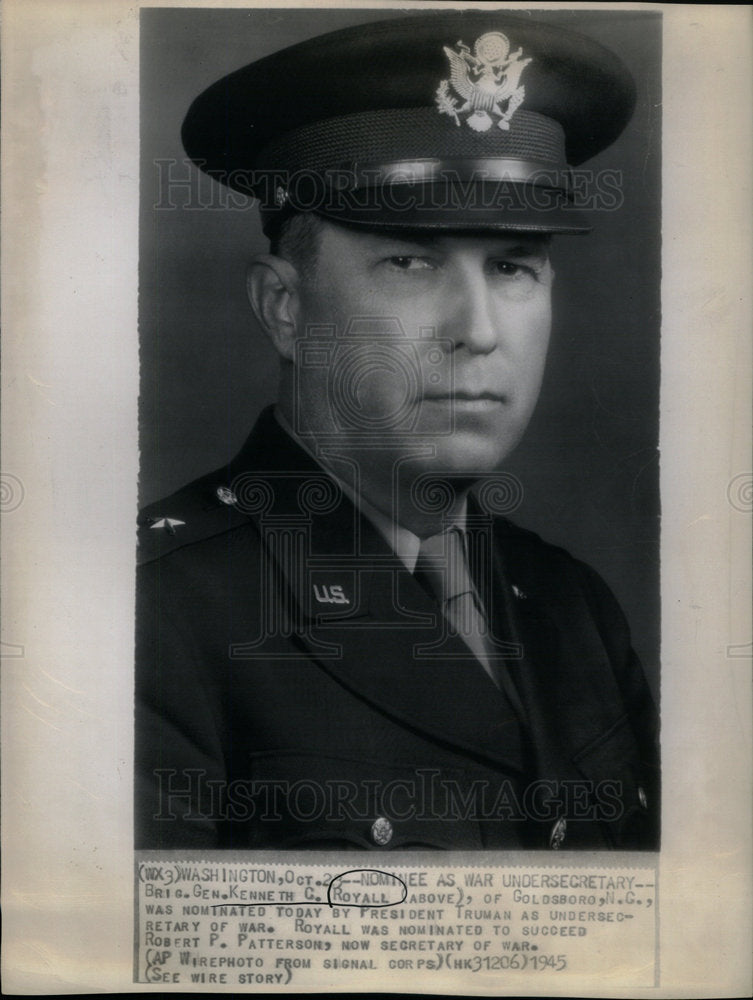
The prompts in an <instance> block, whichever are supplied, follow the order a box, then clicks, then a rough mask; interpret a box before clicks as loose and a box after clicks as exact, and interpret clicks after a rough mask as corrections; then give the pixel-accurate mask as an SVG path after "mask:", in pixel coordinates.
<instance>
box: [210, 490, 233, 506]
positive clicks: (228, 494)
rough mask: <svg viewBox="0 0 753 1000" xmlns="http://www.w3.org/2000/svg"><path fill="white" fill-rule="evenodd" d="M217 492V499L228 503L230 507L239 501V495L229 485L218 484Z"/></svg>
mask: <svg viewBox="0 0 753 1000" xmlns="http://www.w3.org/2000/svg"><path fill="white" fill-rule="evenodd" d="M215 493H216V495H217V499H218V500H220V501H221V502H222V503H226V504H227V505H228V506H229V507H232V505H233V504H234V503H238V497H237V496H236V495H235V493H233V491H232V490H229V489H228V488H227V486H218V487H217V489H216V490H215Z"/></svg>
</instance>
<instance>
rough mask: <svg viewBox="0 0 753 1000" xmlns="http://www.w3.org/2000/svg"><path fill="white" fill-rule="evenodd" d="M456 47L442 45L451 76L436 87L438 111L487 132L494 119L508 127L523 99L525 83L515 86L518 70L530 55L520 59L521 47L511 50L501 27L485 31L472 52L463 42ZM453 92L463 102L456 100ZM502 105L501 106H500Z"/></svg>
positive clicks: (476, 129) (519, 70)
mask: <svg viewBox="0 0 753 1000" xmlns="http://www.w3.org/2000/svg"><path fill="white" fill-rule="evenodd" d="M456 48H457V51H455V50H454V49H449V48H447V46H446V45H445V46H444V51H445V55H446V56H447V58H448V59H449V61H450V79H449V80H442V82H441V83H440V84H439V87H437V91H436V103H437V108H438V109H439V112H440V114H443V115H450V117H452V118H454V119H455V124H456V125H460V124H461V120H462V121H464V122H465V124H466V125H468V126H469V127H470V128H472V129H473V130H474V131H475V132H488V130H489V129H490V128H491V127H492V125H493V124H494V117H492V116H495V117H496V119H497V125H498V126H499V128H501V129H503V130H506V129H509V128H510V119H511V118H512V116H513V115H514V114H515V112H516V111H517V109H518V108H519V107H520V105H521V104H522V103H523V99H524V98H525V93H526V92H525V87H522V86H518V81H519V80H520V74H521V73H522V72H523V70H524V69H525V68H526V66H527V65H528V63H529V62H531V60H530V59H522V58H521V56H522V54H523V50H522V49H520V48H519V49H516V50H515V52H513V53H510V42H509V41H508V39H507V36H506V35H503V34H502V32H501V31H488V32H487V33H486V34H485V35H481V36H480V37H479V38H478V39H477V40H476V42H475V44H474V46H473V53H471V50H470V48H469V47H468V46H467V45H464V44H463V42H458V43H457V46H456ZM453 92H454V94H456V95H457V96H458V97H459V98H462V99H463V101H464V103H463V104H459V103H458V101H457V100H456V99H455V97H454V96H453ZM503 106H504V110H503Z"/></svg>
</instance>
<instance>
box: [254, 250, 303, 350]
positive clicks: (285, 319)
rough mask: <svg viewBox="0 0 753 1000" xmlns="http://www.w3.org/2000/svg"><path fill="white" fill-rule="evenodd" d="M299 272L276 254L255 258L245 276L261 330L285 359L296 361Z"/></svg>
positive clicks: (261, 255)
mask: <svg viewBox="0 0 753 1000" xmlns="http://www.w3.org/2000/svg"><path fill="white" fill-rule="evenodd" d="M299 280H300V279H299V277H298V272H297V271H296V269H295V268H294V267H293V265H292V264H291V263H289V262H288V261H287V260H283V259H282V257H275V256H274V255H273V254H260V255H259V256H258V257H254V259H253V260H252V261H251V263H250V264H249V266H248V271H247V272H246V292H247V294H248V300H249V302H250V303H251V308H252V309H253V311H254V315H255V316H256V318H257V319H258V321H259V323H260V325H261V328H262V329H263V330H264V332H265V333H266V334H267V336H268V337H269V339H270V340H271V341H272V343H273V344H274V346H275V349H276V351H277V353H278V354H279V355H280V357H282V358H286V359H287V360H288V361H292V360H293V359H294V358H295V340H296V333H297V329H298V305H299V299H298V285H299Z"/></svg>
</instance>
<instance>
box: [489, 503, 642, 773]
mask: <svg viewBox="0 0 753 1000" xmlns="http://www.w3.org/2000/svg"><path fill="white" fill-rule="evenodd" d="M497 525H498V526H499V529H500V544H498V545H497V546H496V552H497V560H498V566H497V572H498V573H500V574H501V575H503V576H504V578H505V581H506V584H505V585H506V590H507V595H508V597H507V600H508V603H509V605H510V611H509V620H510V622H511V623H512V627H513V628H514V630H515V638H516V640H517V641H518V642H519V643H520V646H521V648H522V651H523V655H522V658H521V660H520V664H519V668H518V670H519V672H518V676H517V679H518V681H519V690H520V693H521V698H522V700H523V703H524V707H525V712H526V716H527V719H528V728H529V736H530V750H531V754H532V757H533V760H534V762H535V763H534V767H535V772H536V773H537V774H540V775H545V776H547V777H548V778H549V777H551V778H556V777H559V778H566V777H572V776H577V775H578V773H579V772H578V770H577V768H576V766H575V764H574V758H575V757H577V755H578V753H579V751H581V750H582V749H583V747H585V746H588V745H589V744H590V743H592V742H593V741H594V740H597V739H598V738H599V737H600V736H602V735H603V734H604V733H605V732H607V731H608V730H609V729H610V728H611V727H612V726H613V725H614V724H615V722H616V721H617V720H618V719H619V718H620V717H621V715H622V714H623V713H624V711H625V709H624V704H623V701H622V698H621V696H620V692H619V690H618V688H617V685H616V683H615V680H614V674H613V671H612V669H611V667H610V663H609V658H608V655H607V653H606V650H605V648H604V646H603V643H602V642H601V639H600V637H599V634H598V631H597V629H596V627H595V625H594V619H593V613H592V611H591V610H590V609H589V608H588V606H587V605H586V603H585V601H584V598H583V590H582V587H581V586H579V585H578V581H577V580H576V579H574V576H573V573H572V571H571V572H570V573H567V572H562V573H557V572H556V571H554V572H553V570H552V567H551V565H547V566H544V565H541V556H540V555H538V554H537V553H538V549H536V548H535V547H533V546H531V545H530V544H529V543H526V542H525V541H523V542H522V543H521V542H520V536H519V535H518V534H517V533H516V532H515V531H514V529H513V530H512V531H511V530H510V526H509V525H508V526H507V527H505V522H503V521H498V522H497ZM521 534H522V533H521ZM562 558H563V559H564V558H565V557H564V554H563V557H562ZM550 559H551V557H550ZM563 565H564V564H563ZM570 565H571V563H570Z"/></svg>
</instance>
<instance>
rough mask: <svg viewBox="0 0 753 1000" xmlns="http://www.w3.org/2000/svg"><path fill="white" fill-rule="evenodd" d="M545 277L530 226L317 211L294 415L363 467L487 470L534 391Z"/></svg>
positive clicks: (545, 264)
mask: <svg viewBox="0 0 753 1000" xmlns="http://www.w3.org/2000/svg"><path fill="white" fill-rule="evenodd" d="M552 279H553V272H552V269H551V266H550V263H549V258H548V252H547V242H546V239H545V238H542V237H537V236H530V235H525V234H524V235H516V234H510V233H504V234H494V235H486V234H478V233H475V234H455V235H453V234H451V233H447V232H444V233H438V234H437V235H432V236H424V235H416V234H404V233H402V234H401V233H399V232H396V233H395V234H394V235H392V234H390V233H388V232H384V231H381V232H375V231H361V230H358V229H352V228H346V227H343V226H337V225H333V224H330V223H326V222H325V223H323V224H322V232H321V234H320V243H319V249H318V255H317V260H316V267H315V270H314V273H313V275H312V276H311V277H310V278H308V279H307V280H305V281H303V282H302V285H301V296H300V311H299V316H298V321H299V322H298V331H299V341H298V357H297V360H296V408H297V412H296V423H297V425H298V428H299V429H306V430H308V431H309V432H311V433H312V434H313V435H314V436H315V437H317V438H318V439H321V438H322V436H324V435H326V436H329V435H332V437H333V438H336V439H337V444H338V451H339V452H340V453H343V452H346V453H347V454H348V455H349V457H352V458H353V459H354V460H356V461H358V462H359V463H360V465H361V468H362V469H365V468H366V467H367V466H368V469H367V471H369V472H370V473H371V474H374V473H375V472H381V473H382V474H383V475H386V474H388V473H389V471H390V469H391V468H392V467H394V463H395V461H396V460H400V461H401V462H402V463H403V470H406V469H408V470H409V471H410V472H411V473H413V474H417V473H419V472H436V473H437V474H439V475H441V474H442V473H447V474H451V475H455V476H457V475H460V476H468V478H476V477H478V476H481V475H483V474H485V473H487V472H491V471H492V470H494V469H496V468H497V467H498V466H499V464H500V463H501V462H502V460H503V459H504V458H505V457H506V456H507V455H508V454H509V453H510V451H511V450H512V449H513V448H514V447H515V445H516V444H517V443H518V441H519V439H520V437H521V435H522V434H523V432H524V430H525V428H526V426H527V424H528V421H529V419H530V416H531V413H532V411H533V408H534V406H535V403H536V400H537V397H538V394H539V388H540V385H541V379H542V374H543V370H544V363H545V358H546V351H547V345H548V340H549V331H550V325H551V285H552ZM300 338H304V340H301V339H300ZM311 349H313V350H311Z"/></svg>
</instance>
